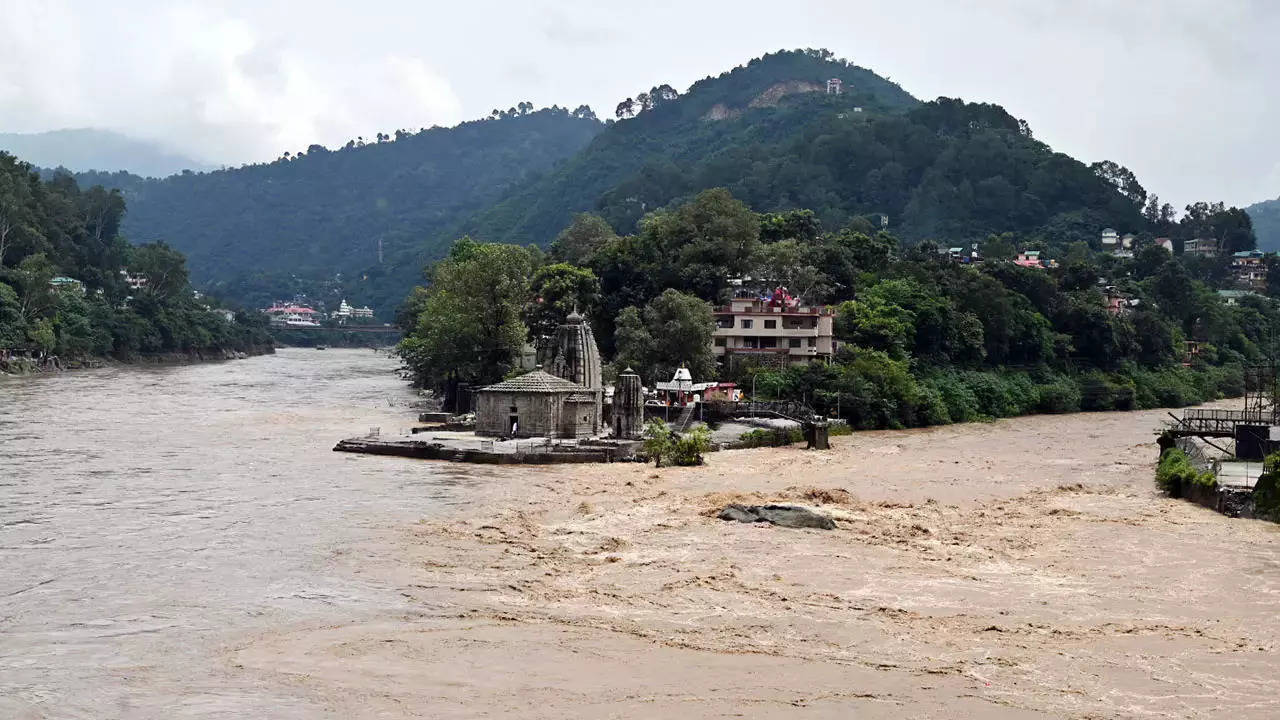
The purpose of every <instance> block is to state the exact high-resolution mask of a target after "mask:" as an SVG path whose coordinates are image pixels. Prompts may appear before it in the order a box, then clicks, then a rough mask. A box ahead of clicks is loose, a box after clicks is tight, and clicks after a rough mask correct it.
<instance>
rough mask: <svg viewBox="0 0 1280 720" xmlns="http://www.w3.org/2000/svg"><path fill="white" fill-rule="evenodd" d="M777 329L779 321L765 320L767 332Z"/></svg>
mask: <svg viewBox="0 0 1280 720" xmlns="http://www.w3.org/2000/svg"><path fill="white" fill-rule="evenodd" d="M776 327H778V321H777V320H765V321H764V329H765V330H773V329H774V328H776Z"/></svg>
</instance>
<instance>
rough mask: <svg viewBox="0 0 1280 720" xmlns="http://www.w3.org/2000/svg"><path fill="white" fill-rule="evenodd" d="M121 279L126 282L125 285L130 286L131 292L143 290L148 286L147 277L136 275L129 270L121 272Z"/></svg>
mask: <svg viewBox="0 0 1280 720" xmlns="http://www.w3.org/2000/svg"><path fill="white" fill-rule="evenodd" d="M120 278H121V279H122V280H124V284H125V285H128V286H129V289H130V290H141V289H142V288H144V287H146V286H147V278H146V276H145V275H134V274H133V273H131V272H129V271H128V270H121V271H120Z"/></svg>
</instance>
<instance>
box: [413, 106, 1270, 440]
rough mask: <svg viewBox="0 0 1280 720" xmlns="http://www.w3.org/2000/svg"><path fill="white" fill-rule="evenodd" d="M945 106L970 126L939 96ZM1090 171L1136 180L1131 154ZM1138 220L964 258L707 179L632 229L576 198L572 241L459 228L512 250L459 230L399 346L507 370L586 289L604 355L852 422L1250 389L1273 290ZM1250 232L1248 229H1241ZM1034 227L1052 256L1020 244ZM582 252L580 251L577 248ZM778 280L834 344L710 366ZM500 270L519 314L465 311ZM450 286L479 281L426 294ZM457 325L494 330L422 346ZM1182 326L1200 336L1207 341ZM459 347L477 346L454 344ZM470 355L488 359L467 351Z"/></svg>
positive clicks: (487, 375)
mask: <svg viewBox="0 0 1280 720" xmlns="http://www.w3.org/2000/svg"><path fill="white" fill-rule="evenodd" d="M986 118H987V120H988V121H990V122H997V121H998V120H999V118H1000V115H999V113H995V112H994V111H988V113H987V115H986ZM938 122H939V123H940V125H941V126H942V127H947V128H955V127H957V126H959V125H961V123H960V122H959V121H958V120H956V119H955V118H953V117H952V116H951V115H949V114H948V113H946V112H944V113H941V115H940V116H939V118H938ZM1011 127H1014V128H1016V127H1017V125H1016V123H1013V124H1011ZM1095 170H1097V171H1098V172H1099V173H1101V174H1106V175H1108V176H1109V177H1111V178H1112V179H1109V180H1108V182H1114V181H1115V180H1114V179H1115V178H1119V182H1120V183H1121V184H1127V183H1128V179H1127V176H1126V175H1125V172H1124V171H1123V168H1112V167H1105V168H1096V169H1095ZM1090 175H1091V176H1092V173H1090ZM1129 191H1131V192H1132V193H1133V195H1134V197H1133V198H1132V199H1131V201H1126V202H1128V203H1129V206H1130V209H1131V210H1132V211H1133V212H1135V213H1137V211H1138V208H1139V206H1140V204H1141V203H1140V196H1141V195H1142V194H1141V193H1138V192H1137V190H1136V189H1133V188H1129ZM1194 208H1195V209H1194V210H1193V211H1189V215H1191V216H1192V217H1191V219H1189V220H1188V219H1186V218H1184V219H1183V220H1178V221H1175V226H1179V227H1180V226H1181V225H1182V223H1183V222H1186V223H1203V224H1204V227H1208V228H1209V229H1208V230H1197V231H1194V232H1218V233H1224V234H1225V233H1229V232H1232V228H1235V229H1236V230H1240V228H1242V227H1244V225H1243V224H1242V223H1239V222H1238V211H1234V210H1228V209H1225V208H1222V207H1220V206H1216V205H1209V204H1199V205H1197V206H1194ZM1144 232H1146V234H1145V235H1144V239H1143V240H1141V241H1140V244H1139V248H1138V251H1137V252H1136V253H1135V254H1134V256H1133V257H1120V256H1116V255H1113V254H1111V253H1104V252H1099V251H1098V250H1095V249H1094V248H1092V247H1091V245H1090V242H1089V241H1088V240H1082V241H1077V242H1073V243H1070V244H1066V245H1063V244H1058V243H1049V242H1044V241H1043V240H1042V239H1039V238H1037V236H1034V235H1032V236H1027V235H1024V234H1019V233H1016V232H1000V233H992V234H990V235H989V236H987V237H986V239H985V241H982V242H980V243H979V245H980V247H981V248H982V256H983V257H985V258H987V259H986V260H984V261H982V262H960V261H959V260H957V259H955V258H953V257H952V256H951V255H950V254H949V253H947V252H942V250H943V248H940V247H939V246H938V245H937V244H936V243H931V242H922V243H919V244H916V245H905V246H904V245H903V244H902V243H901V242H900V241H899V239H898V238H896V237H894V236H893V235H891V234H889V233H887V232H884V231H877V230H876V229H875V223H873V222H869V220H868V218H863V217H860V216H859V217H855V218H854V219H852V220H851V221H850V223H849V225H848V226H846V227H844V228H840V229H834V230H832V229H827V228H826V227H825V225H824V223H823V222H822V221H821V219H820V218H819V217H818V216H817V215H816V214H815V213H812V212H809V211H807V210H788V211H782V212H766V213H759V214H757V213H755V212H752V211H751V210H750V209H749V208H748V207H747V206H746V204H744V203H742V202H741V201H740V200H739V199H737V198H735V197H734V196H733V194H732V193H730V192H729V191H728V190H726V189H724V188H713V189H709V190H705V191H702V192H700V193H698V194H696V195H694V196H693V197H691V198H689V199H688V200H687V201H684V202H681V203H677V204H674V205H671V206H667V207H663V208H659V209H657V210H654V211H652V212H650V213H648V214H647V215H645V216H644V217H643V218H642V219H641V220H640V221H639V223H637V230H636V232H635V233H634V234H623V235H617V234H615V233H613V232H611V231H608V230H605V229H604V228H603V227H602V226H601V225H600V223H599V222H598V220H597V219H596V218H593V217H591V216H578V217H577V218H575V219H573V220H572V221H571V223H570V224H569V226H568V227H567V228H566V230H565V231H564V232H563V233H561V235H560V238H561V240H562V241H563V240H566V239H569V238H574V239H573V241H572V242H559V243H557V245H556V246H555V247H554V248H553V253H552V255H553V257H551V258H542V257H540V256H539V254H538V253H534V252H532V251H529V250H527V249H523V248H520V247H519V246H514V245H497V244H494V245H477V244H475V243H473V242H472V241H470V240H464V241H462V242H461V243H460V245H459V247H461V248H464V249H467V248H469V249H468V250H466V252H467V253H474V252H476V250H475V248H483V249H485V250H484V251H485V252H486V253H492V254H493V257H504V258H508V260H507V261H505V262H504V263H503V264H502V267H501V268H499V267H496V266H481V265H475V266H471V265H466V264H464V263H461V262H459V261H458V260H457V259H456V258H457V256H458V253H459V250H458V249H455V251H454V255H453V256H451V257H450V258H449V259H447V260H445V261H443V262H442V263H440V264H439V265H438V266H437V267H436V270H435V273H434V274H433V278H434V282H433V284H432V285H431V286H430V287H429V288H427V289H425V290H417V291H415V293H414V294H413V295H412V296H411V299H410V303H409V304H410V305H412V306H415V307H420V308H421V311H420V315H419V317H421V320H420V321H419V324H418V330H417V332H415V333H414V334H412V335H411V336H410V338H409V339H407V340H406V341H405V343H404V344H403V345H402V352H404V354H405V356H406V358H407V359H409V360H410V362H411V364H413V363H424V364H418V365H415V367H418V368H419V377H420V379H423V380H424V381H426V382H435V383H437V384H438V383H439V382H440V377H441V376H440V375H439V374H438V373H440V372H442V371H443V372H447V373H454V374H456V373H459V372H464V373H465V374H466V375H467V378H466V380H467V381H468V382H473V381H479V380H483V381H488V380H491V379H496V378H497V377H501V376H502V375H503V374H504V373H506V372H507V371H509V370H510V369H511V367H512V361H513V359H514V357H515V353H516V352H517V350H518V344H519V343H523V342H526V341H530V340H536V339H537V338H538V337H539V336H547V335H549V334H550V333H551V332H553V330H554V326H555V325H556V324H557V323H559V322H560V321H561V319H562V318H563V316H564V314H565V313H566V312H567V311H568V310H569V309H570V308H571V307H572V303H577V304H578V306H579V307H580V308H582V309H584V310H586V311H588V312H589V315H590V317H591V319H592V322H593V324H594V325H595V329H596V337H597V338H598V339H599V340H600V344H601V346H602V350H603V352H604V353H605V355H606V357H608V358H612V360H613V362H614V363H615V367H622V366H631V367H632V368H634V369H635V370H637V371H639V372H640V373H641V375H642V377H644V379H645V381H646V382H647V383H652V382H655V381H658V380H663V379H665V378H666V377H668V376H669V375H670V374H671V373H672V372H673V371H674V370H675V368H676V367H677V366H679V365H681V364H685V365H688V366H689V367H690V369H691V370H692V372H693V373H694V376H695V377H697V378H699V379H704V378H706V379H709V378H713V377H718V378H720V379H736V380H738V381H740V382H743V383H746V382H748V381H750V382H752V384H753V385H754V386H756V388H757V390H758V392H760V393H762V394H764V395H765V396H773V397H782V398H788V399H795V400H804V401H807V402H811V403H813V404H814V405H815V406H817V407H818V409H819V410H821V411H823V412H828V413H831V414H837V415H841V416H843V417H845V418H846V419H847V420H849V421H850V422H851V423H853V424H854V425H856V426H859V427H894V426H906V425H919V424H934V423H944V422H953V421H963V420H971V419H975V418H979V417H983V416H1005V415H1013V414H1019V413H1026V412H1037V411H1041V412H1064V411H1069V410H1076V409H1096V410H1103V409H1113V408H1132V407H1154V406H1158V405H1179V404H1187V403H1192V402H1199V401H1202V400H1205V399H1208V398H1213V397H1217V396H1219V395H1223V394H1237V393H1239V391H1240V389H1241V383H1242V380H1241V378H1242V373H1243V370H1242V368H1243V366H1244V365H1246V364H1248V363H1252V362H1257V361H1260V360H1262V359H1264V358H1267V357H1272V356H1274V355H1275V353H1276V352H1277V351H1280V305H1278V304H1277V301H1276V300H1274V299H1272V298H1270V297H1266V296H1261V295H1258V296H1246V297H1244V298H1243V299H1241V300H1239V301H1238V302H1236V303H1235V304H1231V305H1228V304H1227V303H1226V302H1224V300H1223V299H1222V297H1220V296H1219V294H1218V293H1217V292H1215V290H1217V289H1218V288H1220V287H1225V286H1226V285H1225V284H1224V283H1227V282H1229V273H1225V271H1224V268H1226V267H1227V265H1226V263H1228V260H1226V259H1213V258H1199V257H1191V256H1186V257H1179V256H1177V255H1173V254H1171V253H1170V252H1169V251H1168V250H1167V249H1165V248H1163V247H1161V246H1159V245H1157V244H1155V243H1154V242H1153V241H1152V239H1151V235H1150V232H1149V231H1144ZM1184 232H1191V231H1190V230H1184ZM1248 238H1249V235H1248V233H1247V232H1245V233H1244V234H1243V235H1242V236H1241V240H1240V242H1242V243H1247V242H1248ZM1031 246H1036V247H1042V248H1044V251H1045V253H1046V256H1045V257H1046V258H1049V259H1053V260H1056V261H1057V262H1056V263H1054V264H1053V265H1052V266H1051V267H1022V266H1019V265H1018V264H1016V263H1014V262H1013V261H1012V258H1013V257H1014V256H1015V255H1016V254H1018V253H1020V252H1022V251H1023V250H1026V249H1027V248H1028V247H1031ZM568 248H573V250H572V251H571V252H570V251H569V250H568ZM570 256H571V257H573V258H574V259H575V260H577V261H578V262H580V263H581V265H575V264H573V263H571V262H566V261H565V260H567V259H568V257H570ZM469 268H470V269H469ZM468 273H470V274H471V275H473V277H471V278H470V279H467V278H466V277H465V276H466V275H467V274H468ZM508 276H510V277H511V278H512V280H511V282H510V283H507V282H506V281H505V280H504V278H507V277H508ZM495 279H497V280H498V281H497V282H495ZM459 283H461V284H462V285H464V286H466V287H474V288H475V290H474V292H462V291H460V290H458V289H457V286H458V285H459ZM778 284H782V285H785V286H786V287H788V288H789V289H790V290H791V291H792V292H796V293H800V294H801V295H802V296H803V298H804V299H805V301H806V302H808V303H811V304H819V305H820V304H824V303H827V304H831V305H834V306H835V308H836V321H835V334H836V338H837V340H838V341H839V342H840V345H841V347H840V349H839V350H838V352H837V353H836V355H835V357H834V358H833V359H832V361H831V362H830V363H828V364H814V365H810V366H807V367H793V368H787V369H777V368H772V367H769V366H764V365H757V364H753V363H752V362H751V361H748V362H747V363H746V364H742V365H734V366H719V367H717V366H716V363H715V359H714V355H713V350H712V342H711V341H712V337H713V332H714V328H715V325H714V321H713V317H714V316H713V312H712V311H713V307H714V306H715V305H719V304H722V303H724V302H726V301H727V300H728V299H729V298H730V297H733V296H735V295H742V294H745V296H758V294H760V293H762V292H765V291H767V290H769V289H771V288H772V287H774V286H775V285H778ZM495 287H509V288H510V289H511V291H510V292H509V293H506V294H504V295H503V296H502V298H501V299H500V302H499V304H500V306H501V307H503V308H504V310H503V312H502V313H501V315H502V317H505V318H508V319H509V322H508V324H507V325H504V326H501V327H498V326H492V325H490V326H487V327H486V326H485V325H484V324H483V321H482V319H481V318H479V317H470V316H469V315H468V313H470V314H472V315H474V314H475V313H477V312H479V311H478V310H476V309H475V306H476V305H478V304H481V296H480V295H477V294H476V293H488V292H491V291H493V289H494V288H495ZM1276 287H1280V285H1277V286H1276ZM450 296H456V297H459V298H461V297H467V298H469V299H468V300H467V301H466V302H462V303H459V304H457V305H456V306H453V307H449V306H446V305H444V304H440V305H432V299H433V298H436V297H450ZM1108 296H1110V297H1113V298H1114V297H1119V298H1121V300H1120V302H1119V304H1117V303H1115V302H1110V301H1108V299H1107V298H1108ZM493 302H498V301H496V300H495V301H493ZM468 308H470V309H468ZM441 313H443V314H444V315H445V318H444V319H441ZM520 317H523V318H525V319H526V321H527V322H526V323H524V324H522V323H519V322H518V321H517V319H518V318H520ZM437 326H438V327H437ZM455 326H456V327H466V328H471V327H484V328H485V329H484V330H483V331H482V332H477V333H476V334H475V336H474V337H471V338H469V339H465V340H461V341H459V340H457V339H456V338H454V339H452V340H450V342H449V343H447V344H443V345H442V348H447V351H446V350H441V353H442V354H441V356H440V358H439V359H438V360H431V359H430V358H428V357H427V356H425V355H418V354H415V352H416V350H417V348H418V347H419V345H418V344H419V343H428V344H429V343H431V342H434V341H432V340H431V338H432V337H434V335H433V333H438V332H443V330H441V328H444V329H447V328H451V327H455ZM493 337H502V338H504V341H503V342H502V352H501V353H499V356H492V357H488V358H486V356H485V355H484V353H483V352H482V350H483V349H484V348H485V347H487V346H486V345H485V343H486V342H491V340H490V338H493ZM1187 341H1195V347H1196V352H1195V353H1190V352H1189V351H1188V349H1187V348H1188V345H1187ZM457 348H462V349H461V350H458V349H457ZM451 352H460V353H461V354H462V355H464V356H465V357H466V360H464V361H462V362H454V361H453V360H452V357H453V356H452V355H450V354H449V353H451ZM472 359H478V360H479V361H480V362H482V363H487V365H486V366H485V367H483V368H480V367H473V366H471V365H468V364H467V363H469V362H471V360H472Z"/></svg>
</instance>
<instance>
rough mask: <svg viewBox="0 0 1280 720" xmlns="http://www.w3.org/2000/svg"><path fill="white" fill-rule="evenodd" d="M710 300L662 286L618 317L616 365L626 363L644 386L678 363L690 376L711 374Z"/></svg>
mask: <svg viewBox="0 0 1280 720" xmlns="http://www.w3.org/2000/svg"><path fill="white" fill-rule="evenodd" d="M714 330H715V321H714V319H713V316H712V314H711V304H710V303H708V302H706V301H705V300H701V299H700V298H698V297H695V296H693V295H688V294H685V293H682V292H680V291H678V290H670V289H668V290H666V291H664V292H663V293H662V294H661V295H659V296H658V297H656V298H654V299H653V300H652V301H650V302H649V303H648V304H647V305H645V306H644V308H643V309H640V308H635V307H629V308H626V309H624V310H623V311H622V312H621V313H619V315H618V320H617V329H616V330H615V335H616V338H615V342H616V345H617V348H618V353H617V364H618V365H619V366H624V367H625V366H630V367H631V368H632V369H634V370H635V371H636V372H638V373H640V375H641V377H642V378H643V379H644V381H645V382H646V383H648V384H652V383H654V382H657V381H659V380H667V379H669V378H670V377H671V376H672V375H674V374H675V371H676V368H678V367H679V366H680V365H683V366H685V367H687V368H689V372H691V373H692V374H693V377H694V379H696V380H701V379H710V378H714V377H715V369H716V363H715V355H714V354H713V353H712V351H711V337H712V333H713V332H714Z"/></svg>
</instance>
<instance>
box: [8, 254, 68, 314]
mask: <svg viewBox="0 0 1280 720" xmlns="http://www.w3.org/2000/svg"><path fill="white" fill-rule="evenodd" d="M56 274H57V268H56V267H54V264H53V263H52V262H51V261H50V260H49V258H48V257H46V256H45V254H44V253H36V254H35V255H28V256H27V257H25V258H23V259H22V262H20V263H18V266H17V267H15V268H10V269H9V270H7V271H6V272H5V277H4V280H5V281H6V282H8V283H9V285H11V286H12V287H13V288H14V289H15V290H17V291H18V311H19V313H21V315H22V319H23V320H24V321H25V322H26V323H27V324H28V325H33V324H34V323H35V322H36V321H38V320H39V319H40V318H43V317H46V316H47V315H49V314H50V313H51V312H52V310H53V307H54V303H55V301H56V300H57V296H56V295H55V294H54V292H53V289H52V288H51V287H50V285H49V282H50V281H51V280H53V277H54V275H56Z"/></svg>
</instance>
